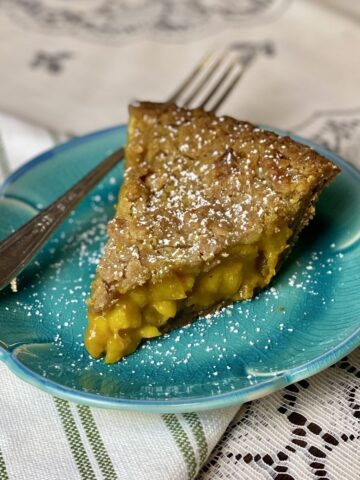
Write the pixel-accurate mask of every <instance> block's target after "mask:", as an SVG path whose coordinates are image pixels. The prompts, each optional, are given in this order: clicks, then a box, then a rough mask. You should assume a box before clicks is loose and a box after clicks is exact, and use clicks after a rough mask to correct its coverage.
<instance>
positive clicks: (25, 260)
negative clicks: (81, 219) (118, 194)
mask: <svg viewBox="0 0 360 480" xmlns="http://www.w3.org/2000/svg"><path fill="white" fill-rule="evenodd" d="M123 158H124V149H123V148H120V149H119V150H116V151H115V152H114V153H112V154H111V155H109V156H108V157H106V158H105V160H103V161H102V162H101V163H100V164H99V165H97V166H96V167H95V168H93V169H92V170H90V172H89V173H88V174H87V175H85V177H83V178H82V179H81V180H79V182H77V183H76V184H75V185H74V186H72V187H71V188H70V189H69V190H67V192H65V193H64V194H63V195H61V197H59V198H58V199H57V200H55V201H54V202H53V203H51V204H50V205H49V206H48V207H46V208H45V209H44V210H42V211H41V212H40V213H38V214H37V215H36V216H35V217H33V218H32V219H31V220H29V221H28V222H27V223H25V224H24V225H23V226H22V227H20V228H19V229H17V230H16V231H15V232H14V233H12V234H11V235H9V236H8V237H7V238H5V240H3V241H2V242H0V290H1V289H3V288H4V287H6V285H8V284H9V283H10V282H11V280H13V279H14V278H16V276H17V275H18V274H19V273H20V272H21V271H22V270H23V269H24V268H25V267H26V266H27V265H28V264H29V262H30V261H31V260H32V258H33V257H34V256H35V255H36V253H37V252H38V251H39V250H40V249H41V247H42V246H43V245H44V243H45V242H46V240H48V238H49V237H50V236H51V235H52V234H53V233H54V231H55V230H56V229H57V227H58V226H59V225H60V224H61V223H62V222H63V221H64V220H65V218H66V217H67V216H68V215H69V213H70V212H71V211H72V210H73V209H74V208H75V206H76V205H77V204H78V203H79V202H80V201H81V200H82V199H83V198H84V197H85V195H86V194H87V193H89V191H90V190H91V189H92V188H93V187H94V186H95V185H96V184H97V183H98V182H99V180H101V178H103V177H104V176H105V174H106V173H108V172H109V171H110V170H111V169H112V168H113V167H114V166H115V165H116V164H117V163H119V162H120V161H121V160H122V159H123Z"/></svg>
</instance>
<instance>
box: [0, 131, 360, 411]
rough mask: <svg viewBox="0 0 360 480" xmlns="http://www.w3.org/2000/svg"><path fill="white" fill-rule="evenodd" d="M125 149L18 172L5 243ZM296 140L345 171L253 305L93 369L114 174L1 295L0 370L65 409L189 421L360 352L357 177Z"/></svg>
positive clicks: (7, 192)
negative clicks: (95, 284) (97, 286)
mask: <svg viewBox="0 0 360 480" xmlns="http://www.w3.org/2000/svg"><path fill="white" fill-rule="evenodd" d="M279 133H280V134H285V133H286V132H279ZM125 138H126V127H116V128H111V129H108V130H104V131H100V132H97V133H94V134H91V135H87V136H85V137H81V138H77V139H75V140H72V141H70V142H69V143H66V144H64V145H61V146H59V147H57V148H54V149H53V150H50V151H48V152H46V153H45V154H43V155H41V156H39V157H37V158H36V159H34V160H32V161H31V162H29V163H28V164H27V165H25V166H24V167H23V168H21V169H20V170H18V171H17V172H15V173H14V174H13V175H12V176H11V177H10V178H9V179H8V180H7V182H6V183H5V185H4V186H3V187H2V190H1V197H0V237H1V238H3V237H5V236H6V235H7V234H8V233H9V232H10V231H11V230H12V229H14V228H17V227H18V226H20V225H21V224H22V223H24V222H25V221H26V220H28V219H29V218H30V217H32V216H33V215H34V214H35V213H36V212H37V211H38V210H39V209H40V208H42V207H43V206H45V205H47V204H48V203H49V202H51V201H53V200H54V199H55V198H56V197H57V196H59V195H60V194H61V193H63V192H64V190H65V189H67V188H68V187H69V186H70V185H72V184H73V183H74V182H75V181H76V180H78V179H79V178H80V177H81V176H82V175H83V174H84V173H85V172H86V171H88V170H89V168H91V167H93V166H94V165H96V164H97V163H98V162H100V160H101V159H103V158H104V156H105V155H108V154H109V153H111V152H112V151H113V150H115V149H116V148H118V147H120V145H123V144H124V142H125ZM293 138H295V140H297V141H300V142H302V143H305V144H307V145H310V146H312V147H313V148H314V149H315V150H317V151H318V152H319V153H321V154H322V155H324V156H325V157H327V158H329V159H330V160H332V161H333V162H335V163H337V164H338V165H339V166H340V167H341V168H342V173H341V174H340V175H339V176H338V178H337V179H336V181H335V182H334V183H333V184H332V185H331V186H330V187H329V188H328V189H327V190H326V191H325V192H324V193H323V195H322V197H321V199H320V202H319V204H318V209H317V215H316V217H315V219H314V220H313V221H312V223H311V225H310V226H309V227H307V229H306V231H304V232H303V234H302V235H301V238H300V240H299V242H298V245H297V247H296V248H295V249H294V251H293V252H292V254H291V256H290V258H289V260H288V261H287V263H286V264H285V265H284V266H283V268H282V270H281V272H280V273H279V274H278V275H277V277H276V278H275V280H274V281H273V283H272V284H271V285H270V287H269V288H267V289H266V290H265V291H263V292H261V293H260V294H259V295H258V296H257V297H256V298H254V299H253V300H251V301H247V302H238V303H235V304H234V305H233V306H232V307H231V308H228V309H226V310H225V311H223V312H222V313H221V314H220V315H216V316H212V317H209V318H203V319H199V320H198V321H197V322H195V323H194V324H192V325H190V326H188V327H186V328H182V329H181V331H173V332H172V333H170V334H169V335H166V336H164V337H162V338H159V339H155V340H153V341H149V342H147V343H146V344H144V345H143V346H142V347H141V348H140V349H139V350H138V351H137V352H136V353H134V354H133V355H131V356H129V357H128V358H126V359H125V360H124V361H122V362H120V363H118V364H116V365H110V366H109V365H105V364H104V362H103V360H97V361H95V360H94V359H92V358H91V357H89V355H88V354H87V352H86V351H85V349H84V345H83V335H84V329H85V326H86V322H87V320H86V308H85V303H84V300H85V299H86V298H87V297H88V295H89V285H90V282H91V279H92V278H93V275H94V271H95V268H96V263H97V261H98V259H99V255H100V252H101V248H102V246H103V245H104V242H105V240H106V227H105V226H106V222H107V221H108V220H109V219H110V218H111V217H112V215H113V212H114V204H115V202H116V196H117V191H118V187H119V184H120V183H121V181H122V178H123V167H122V165H119V166H118V167H117V168H116V169H114V170H113V171H112V172H111V174H109V175H108V176H107V177H106V178H105V179H104V180H103V181H102V182H101V184H99V185H98V186H97V187H96V189H94V191H93V192H91V194H89V195H88V197H87V198H86V199H85V200H84V201H83V202H82V203H81V204H80V205H79V207H78V208H77V209H76V211H75V212H73V214H72V215H71V216H70V217H69V219H68V220H67V221H66V222H65V224H64V225H63V227H62V228H61V229H60V230H59V231H58V232H57V233H56V234H55V235H54V236H53V237H52V238H51V239H50V240H49V242H48V243H47V245H46V246H45V247H44V249H43V251H42V252H41V253H40V254H39V255H38V256H37V258H36V260H35V261H34V262H33V263H32V265H30V266H29V267H28V268H27V269H26V270H25V271H24V272H23V274H22V275H21V276H20V278H19V291H18V293H11V292H10V289H9V288H7V289H6V290H4V291H2V292H1V293H0V358H1V359H2V360H3V361H4V362H5V363H6V364H7V365H8V367H9V368H10V369H11V370H12V371H13V372H14V373H15V374H16V375H18V376H19V377H21V378H23V379H24V380H26V381H27V382H29V383H31V384H33V385H36V386H37V387H39V388H41V389H42V390H45V391H47V392H49V393H51V394H53V395H57V396H59V397H62V398H65V399H68V400H72V401H75V402H79V403H84V404H88V405H93V406H98V407H109V408H119V409H127V410H142V411H148V412H150V411H151V412H184V411H190V410H192V411H194V410H206V409H211V408H218V407H225V406H228V405H232V404H237V403H241V402H244V401H247V400H250V399H254V398H257V397H261V396H263V395H266V394H269V393H271V392H274V391H275V390H277V389H280V388H282V387H284V386H285V385H287V384H289V383H292V382H295V381H298V380H300V379H302V378H305V377H308V376H309V375H313V374H314V373H316V372H319V371H320V370H322V369H324V368H326V367H328V366H329V365H331V364H332V363H334V362H336V361H337V360H339V359H340V358H341V357H342V356H343V355H345V354H347V353H349V352H350V351H351V350H352V349H354V348H355V347H356V346H357V345H359V343H360V315H359V314H360V304H359V289H360V217H359V214H358V209H359V205H360V189H359V184H360V181H359V180H360V175H359V173H358V172H357V171H355V169H353V168H352V167H350V166H349V165H348V164H346V163H345V162H344V161H342V160H341V159H340V158H339V157H337V156H336V155H335V154H333V153H331V152H329V151H327V150H325V149H324V148H322V147H320V146H317V145H313V144H311V143H310V142H307V141H305V140H303V139H300V138H298V137H295V136H293Z"/></svg>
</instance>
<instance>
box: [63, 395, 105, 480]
mask: <svg viewBox="0 0 360 480" xmlns="http://www.w3.org/2000/svg"><path fill="white" fill-rule="evenodd" d="M54 400H55V404H56V408H57V410H58V413H59V416H60V419H61V422H62V425H63V428H64V430H65V434H66V437H67V439H68V442H69V445H70V449H71V453H72V454H73V457H74V460H75V463H76V465H77V467H78V470H79V472H80V475H81V478H82V479H83V480H96V475H95V472H94V470H93V468H92V466H91V463H90V459H89V457H88V454H87V453H86V450H85V447H84V444H83V442H82V440H81V436H80V433H79V430H78V428H77V426H76V423H75V420H74V416H73V414H72V412H71V409H70V404H69V402H68V401H66V400H61V399H60V398H55V399H54Z"/></svg>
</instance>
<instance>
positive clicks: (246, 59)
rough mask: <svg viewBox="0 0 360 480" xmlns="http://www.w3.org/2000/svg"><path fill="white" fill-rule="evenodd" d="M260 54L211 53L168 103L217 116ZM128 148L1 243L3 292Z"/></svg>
mask: <svg viewBox="0 0 360 480" xmlns="http://www.w3.org/2000/svg"><path fill="white" fill-rule="evenodd" d="M257 52H258V50H257V49H256V48H250V49H245V50H244V51H243V52H239V51H237V52H236V51H235V50H233V49H226V50H225V51H224V52H222V53H215V52H211V53H210V54H207V55H206V56H205V57H204V58H202V59H201V60H200V62H199V63H198V64H197V65H196V67H195V68H194V69H193V71H192V72H191V73H190V75H189V76H188V77H187V78H186V79H185V80H184V82H183V83H182V84H181V85H180V86H179V87H178V89H177V90H176V91H175V93H174V94H173V95H172V96H171V97H170V98H169V99H168V100H167V102H169V103H175V102H176V103H177V104H178V105H180V106H183V107H193V106H195V105H196V106H197V107H200V108H203V109H206V110H208V111H212V112H216V111H217V110H218V109H219V107H220V106H221V105H222V104H223V103H224V101H225V100H226V98H227V97H228V96H229V94H230V93H231V92H232V90H233V89H234V87H235V85H236V84H237V83H238V81H239V80H240V78H241V77H242V75H243V74H244V72H245V71H246V70H247V68H248V67H249V65H250V64H251V63H252V61H253V60H254V58H255V56H256V54H257ZM123 158H124V148H120V149H119V150H116V151H115V152H114V153H112V154H111V155H109V156H108V157H106V158H105V159H104V160H103V161H102V162H101V163H100V164H99V165H97V166H96V167H95V168H93V169H92V170H91V171H90V172H89V173H88V174H86V175H85V176H84V177H83V178H82V179H80V180H79V181H78V182H77V183H76V184H75V185H74V186H72V187H71V188H70V189H69V190H67V191H66V192H65V193H64V194H63V195H61V196H60V197H59V198H58V199H57V200H55V201H54V202H53V203H51V204H50V205H49V206H48V207H46V208H45V209H44V210H42V211H41V212H40V213H38V214H37V215H35V216H34V217H33V218H32V219H31V220H29V221H28V222H27V223H25V224H24V225H23V226H22V227H20V228H19V229H17V230H16V231H15V232H14V233H12V234H11V235H9V236H8V237H7V238H6V239H5V240H3V241H2V242H0V290H1V289H3V288H4V287H5V286H6V285H8V284H9V283H10V284H11V286H12V288H13V290H16V276H17V275H18V274H19V273H20V272H21V271H22V270H23V269H24V268H25V267H26V266H27V265H28V264H29V262H30V261H31V260H32V258H33V257H34V256H35V255H36V254H37V252H38V251H39V250H40V249H41V247H42V246H43V245H44V244H45V242H46V241H47V240H48V238H49V237H50V236H51V235H52V234H53V233H54V232H55V230H56V229H57V228H58V227H59V225H61V223H62V222H63V221H64V220H65V218H66V217H67V216H68V215H69V214H70V212H71V211H72V210H73V209H74V208H75V207H76V205H77V204H78V203H79V202H80V201H81V200H82V199H83V198H84V197H85V196H86V194H87V193H89V192H90V190H91V189H92V188H93V187H94V186H95V185H96V184H97V183H98V182H99V181H100V180H101V178H103V177H104V176H105V175H106V174H107V173H108V172H109V171H110V170H111V169H112V168H113V167H114V166H115V165H116V164H117V163H119V162H120V161H121V160H122V159H123Z"/></svg>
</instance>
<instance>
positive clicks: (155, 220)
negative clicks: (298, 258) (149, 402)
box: [85, 102, 339, 363]
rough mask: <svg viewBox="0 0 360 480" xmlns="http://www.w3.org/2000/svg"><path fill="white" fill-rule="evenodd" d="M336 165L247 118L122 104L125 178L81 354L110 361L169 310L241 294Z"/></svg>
mask: <svg viewBox="0 0 360 480" xmlns="http://www.w3.org/2000/svg"><path fill="white" fill-rule="evenodd" d="M338 172H339V169H338V167H337V166H335V165H334V164H332V163H331V162H329V161H328V160H326V159H325V158H323V157H322V156H320V155H319V154H318V153H316V152H315V151H313V150H311V149H310V148H309V147H306V146H304V145H301V144H298V143H296V142H295V141H293V140H291V139H290V138H289V137H279V136H278V135H276V134H275V133H272V132H269V131H265V130H261V129H259V128H257V127H255V126H253V125H251V124H250V123H246V122H240V121H237V120H235V119H233V118H230V117H217V116H215V115H214V114H212V113H209V112H205V111H203V110H201V109H196V110H187V109H183V108H179V107H177V106H176V105H172V104H155V103H147V102H146V103H140V104H137V105H134V106H130V123H129V132H128V144H127V147H126V160H125V180H124V183H123V185H122V187H121V190H120V196H119V204H118V206H117V211H116V215H115V218H114V219H113V220H112V221H111V222H110V223H109V227H108V233H109V241H108V243H107V245H106V247H105V252H104V255H103V257H102V259H101V261H100V263H99V265H98V268H97V273H96V278H95V281H94V282H93V285H92V293H91V298H90V300H89V301H88V309H89V324H88V329H87V332H86V339H85V345H86V348H87V350H88V351H89V353H90V354H91V355H92V356H93V357H96V358H97V357H100V356H102V355H105V361H106V362H107V363H113V362H117V361H118V360H119V359H121V358H122V357H124V356H126V355H128V354H130V353H132V352H133V351H134V350H135V349H136V348H137V346H138V345H139V343H140V342H141V341H142V340H143V339H147V338H151V337H156V336H158V335H161V333H162V332H163V331H164V329H166V327H167V324H168V322H169V320H170V319H172V318H174V317H175V315H177V314H179V312H182V313H183V314H184V313H185V314H189V315H192V316H196V313H199V312H201V311H204V310H209V309H210V308H211V307H216V306H218V305H219V304H221V303H224V302H225V303H226V302H229V301H234V300H243V299H249V298H251V297H252V296H253V295H254V292H257V291H258V290H259V289H261V288H263V287H265V286H266V285H267V284H268V283H269V282H270V280H271V279H272V277H273V276H274V274H275V272H276V271H277V268H278V266H279V264H280V262H281V260H282V259H283V257H284V255H285V254H286V253H287V252H288V251H289V247H290V246H291V245H292V244H293V242H294V241H295V240H296V238H297V236H298V234H299V232H300V230H301V229H302V228H303V227H304V226H305V225H306V224H307V223H308V222H309V220H310V219H311V218H312V216H313V215H314V203H315V201H316V200H317V198H318V196H319V194H320V192H321V190H322V189H323V187H324V186H325V185H326V184H327V183H329V182H330V181H331V180H332V179H333V178H334V177H335V175H336V174H337V173H338Z"/></svg>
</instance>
